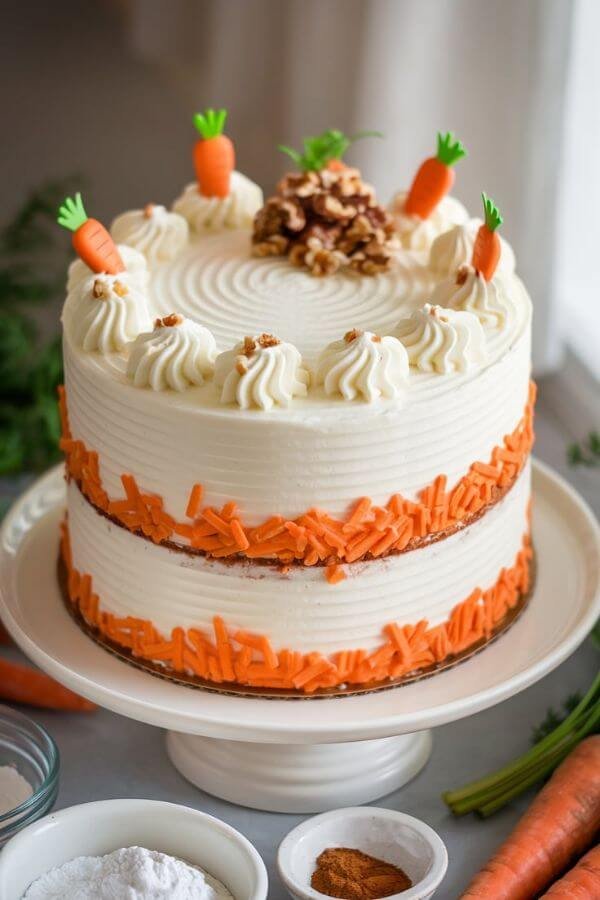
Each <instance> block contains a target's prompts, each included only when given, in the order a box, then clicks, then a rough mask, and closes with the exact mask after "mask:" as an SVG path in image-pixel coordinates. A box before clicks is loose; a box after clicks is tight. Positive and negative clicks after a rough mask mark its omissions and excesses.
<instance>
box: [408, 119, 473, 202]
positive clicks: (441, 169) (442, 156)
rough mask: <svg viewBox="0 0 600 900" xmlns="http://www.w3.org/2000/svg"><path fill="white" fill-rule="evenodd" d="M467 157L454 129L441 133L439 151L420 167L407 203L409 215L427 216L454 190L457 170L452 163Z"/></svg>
mask: <svg viewBox="0 0 600 900" xmlns="http://www.w3.org/2000/svg"><path fill="white" fill-rule="evenodd" d="M463 156H466V150H465V148H464V147H463V145H462V144H461V142H460V141H458V140H456V139H455V138H454V135H453V134H452V132H451V131H448V132H447V133H446V134H441V133H440V132H438V136H437V153H436V155H435V156H431V157H429V159H426V160H425V162H424V163H422V164H421V166H420V167H419V169H418V171H417V174H416V175H415V178H414V181H413V183H412V185H411V187H410V190H409V192H408V196H407V198H406V201H405V204H404V211H405V212H406V213H407V214H408V215H409V216H417V217H418V218H419V219H428V218H429V216H430V215H431V213H432V212H433V211H434V209H435V208H436V206H437V205H438V203H439V202H440V200H442V199H443V198H444V197H445V196H446V194H448V193H449V191H450V190H451V189H452V185H453V184H454V178H455V175H454V170H453V169H452V166H453V165H454V164H455V163H456V162H458V160H459V159H462V157H463Z"/></svg>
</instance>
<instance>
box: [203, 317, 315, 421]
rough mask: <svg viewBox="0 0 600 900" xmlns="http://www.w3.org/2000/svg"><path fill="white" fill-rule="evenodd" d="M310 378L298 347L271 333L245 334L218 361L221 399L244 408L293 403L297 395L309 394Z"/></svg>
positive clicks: (217, 369)
mask: <svg viewBox="0 0 600 900" xmlns="http://www.w3.org/2000/svg"><path fill="white" fill-rule="evenodd" d="M309 381H310V376H309V373H308V370H307V369H305V368H304V367H303V365H302V357H301V355H300V353H299V352H298V350H297V349H296V347H294V346H293V344H287V343H284V342H283V341H280V340H279V338H276V337H274V336H273V335H271V334H261V335H259V336H258V337H254V338H251V337H247V338H244V340H243V341H240V342H239V343H238V344H236V346H235V347H234V348H233V349H232V350H227V351H225V353H221V354H220V356H218V357H217V360H216V363H215V383H216V384H217V386H218V387H220V388H222V391H221V402H222V403H237V404H238V406H240V407H241V408H242V409H250V408H251V407H258V408H259V409H262V410H269V409H271V408H272V407H273V406H275V405H278V406H289V405H290V403H291V401H292V399H293V398H294V397H305V396H306V393H307V386H308V383H309Z"/></svg>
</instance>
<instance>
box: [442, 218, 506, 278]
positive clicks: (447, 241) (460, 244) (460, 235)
mask: <svg viewBox="0 0 600 900" xmlns="http://www.w3.org/2000/svg"><path fill="white" fill-rule="evenodd" d="M482 225H483V221H482V220H481V219H469V220H468V221H467V222H463V223H462V224H459V225H454V226H453V227H452V228H449V229H448V230H447V231H444V232H443V233H442V234H439V235H438V236H437V237H436V239H435V240H434V241H433V243H432V245H431V250H430V253H429V267H430V269H432V271H434V272H435V273H436V274H438V275H452V274H454V272H456V270H457V269H459V268H460V267H461V266H464V265H465V264H466V263H470V262H471V258H472V256H473V247H474V245H475V240H476V238H477V233H478V231H479V229H480V228H481V226H482ZM500 246H501V254H500V260H499V262H498V272H500V273H501V274H503V275H512V273H513V272H514V271H515V254H514V252H513V249H512V247H511V246H510V244H508V243H507V242H506V241H505V240H504V239H503V238H500Z"/></svg>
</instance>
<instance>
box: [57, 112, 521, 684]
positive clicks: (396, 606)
mask: <svg viewBox="0 0 600 900" xmlns="http://www.w3.org/2000/svg"><path fill="white" fill-rule="evenodd" d="M197 124H198V126H199V129H200V130H201V132H202V137H201V139H200V141H199V143H198V145H197V146H196V148H195V151H194V152H195V163H196V171H197V179H196V181H194V182H193V183H192V184H190V185H189V186H188V187H187V188H186V189H185V190H184V191H183V193H182V194H181V196H180V197H179V198H178V199H177V200H176V201H175V202H174V204H173V207H172V210H167V209H166V208H164V207H163V206H158V205H153V204H148V206H146V207H145V208H144V209H142V210H135V211H132V212H127V213H124V214H123V215H121V216H119V217H118V218H117V219H116V220H115V221H114V222H113V225H112V228H111V233H112V237H111V235H109V234H108V232H106V231H105V229H104V228H103V227H102V226H101V225H100V224H99V223H97V222H95V221H94V220H90V219H87V217H86V215H85V212H84V211H83V207H82V204H81V203H80V200H77V201H69V202H68V203H67V204H66V206H65V208H64V209H63V210H62V218H61V221H62V222H63V224H65V225H66V226H67V227H69V228H71V230H72V231H73V232H74V244H75V247H76V249H77V250H78V253H79V255H80V257H81V258H80V259H79V260H77V261H76V262H74V263H73V264H72V266H71V268H70V271H69V280H68V296H67V300H66V303H65V307H64V313H63V323H64V357H65V373H66V374H65V389H64V392H63V394H62V397H61V404H62V411H63V425H64V437H63V440H62V445H63V448H64V451H65V455H66V468H67V475H68V517H67V519H66V521H65V524H64V526H63V540H62V560H63V566H64V569H65V572H66V577H65V584H66V588H67V594H68V598H69V602H70V604H71V606H72V608H73V610H74V611H76V613H77V615H78V617H79V621H80V623H81V624H82V625H83V626H84V627H85V628H86V630H88V631H89V633H90V634H91V635H93V636H94V637H95V638H96V639H97V640H100V641H101V642H103V643H104V644H106V646H108V647H110V648H112V649H116V650H119V651H121V652H123V653H124V654H126V655H128V656H129V657H130V658H131V659H132V660H133V661H136V662H137V663H139V664H144V665H148V666H150V667H153V668H154V669H155V670H158V671H160V672H161V673H162V674H164V675H169V676H172V677H175V678H180V679H183V680H186V679H187V680H190V681H194V682H196V683H198V684H204V685H213V686H215V687H218V688H219V689H226V690H228V689H236V690H246V689H254V690H261V691H267V692H273V691H277V690H284V691H286V692H288V693H289V692H296V693H301V694H307V695H314V694H315V693H319V692H323V691H332V690H334V691H339V690H355V689H363V688H372V687H374V686H380V685H389V684H392V683H397V682H398V681H401V680H404V679H406V678H408V677H413V676H414V675H415V674H417V675H418V674H422V673H423V672H430V671H435V670H436V669H438V668H440V667H443V666H445V665H447V664H449V663H450V662H452V661H455V660H456V659H457V658H460V657H461V656H464V655H465V654H467V653H469V652H471V651H473V650H474V649H477V648H479V647H481V646H483V645H484V644H485V643H486V642H487V641H489V640H490V639H491V638H492V637H493V636H494V635H496V634H497V633H498V632H499V631H501V630H502V629H503V628H504V627H506V625H507V624H509V623H510V621H511V620H512V619H513V618H514V616H515V615H516V613H517V612H518V611H519V609H520V608H521V607H522V605H523V603H524V601H525V598H526V595H527V592H528V589H529V584H530V566H531V558H532V553H531V548H530V543H529V524H528V521H529V520H528V509H529V500H530V471H529V465H528V460H529V453H530V449H531V445H532V439H533V435H532V410H533V393H532V388H531V385H530V324H531V304H530V301H529V298H528V296H527V293H526V291H525V289H524V287H523V285H522V283H521V282H520V280H519V279H518V277H517V276H516V274H515V272H514V257H513V254H512V251H511V250H510V248H509V247H508V245H506V244H505V243H504V242H503V241H501V240H500V239H499V238H498V234H497V230H496V229H497V226H498V224H499V223H500V221H501V219H500V217H499V215H498V213H497V210H496V209H495V207H494V206H493V204H492V203H491V201H487V198H486V204H485V222H483V223H482V222H481V221H479V220H475V219H470V218H469V216H468V214H467V212H466V210H465V209H464V208H463V207H462V206H461V205H460V204H459V203H458V202H457V201H456V200H454V199H452V198H451V197H449V196H447V193H448V189H449V187H450V186H451V183H452V177H453V171H452V168H451V167H452V165H453V163H454V162H456V161H457V159H459V158H460V156H461V155H463V151H462V148H461V146H460V145H459V144H458V143H457V142H454V141H453V140H452V138H451V136H449V135H446V136H440V140H439V142H438V153H437V156H436V157H434V158H433V159H432V160H428V161H427V162H426V163H424V164H423V166H422V167H421V170H420V171H419V172H418V173H417V176H416V177H415V179H414V182H413V185H412V187H411V189H410V191H408V192H407V193H405V194H398V195H397V197H395V198H394V200H393V201H392V204H391V206H390V208H389V210H386V209H384V208H383V207H382V206H380V205H379V204H378V202H377V199H376V197H375V192H374V190H373V188H372V187H371V186H370V185H368V184H366V183H365V182H363V180H362V178H361V176H360V173H359V172H358V171H357V170H356V169H352V168H349V167H347V166H346V165H345V164H344V163H343V162H342V161H341V156H342V152H343V150H344V149H345V147H346V145H347V143H346V141H345V139H344V138H343V136H340V133H339V132H326V133H325V134H324V135H321V136H319V138H318V139H314V140H313V141H312V142H311V141H308V142H307V143H306V146H305V151H304V153H303V154H297V155H296V163H297V166H298V171H297V172H295V173H293V174H290V175H288V176H287V177H286V178H284V179H283V181H282V182H281V183H280V184H279V185H278V187H277V191H276V193H275V194H274V195H273V197H271V198H269V199H268V200H267V202H266V203H264V204H263V199H262V195H261V192H260V190H259V188H258V187H257V186H256V185H254V184H252V182H250V181H249V180H248V179H247V178H245V177H244V176H243V175H241V174H239V173H238V172H235V171H234V170H233V148H232V147H231V144H230V142H229V141H228V139H227V138H226V137H225V136H224V135H223V134H222V133H221V132H222V127H223V117H219V116H218V115H215V114H213V115H210V114H209V115H207V116H204V117H199V118H198V120H197ZM113 240H114V243H113Z"/></svg>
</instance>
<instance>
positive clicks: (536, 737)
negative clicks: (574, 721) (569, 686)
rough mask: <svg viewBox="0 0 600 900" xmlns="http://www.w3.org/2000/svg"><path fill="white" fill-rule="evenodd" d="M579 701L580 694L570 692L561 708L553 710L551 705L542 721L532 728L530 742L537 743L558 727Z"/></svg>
mask: <svg viewBox="0 0 600 900" xmlns="http://www.w3.org/2000/svg"><path fill="white" fill-rule="evenodd" d="M580 702H581V694H571V695H570V696H569V697H567V699H566V700H565V702H564V703H563V705H562V709H560V710H558V711H557V710H555V709H553V708H552V707H550V709H548V710H547V712H546V717H545V718H544V719H543V721H541V722H540V724H539V725H536V726H535V727H534V728H533V729H532V735H531V742H532V744H537V743H539V742H540V741H541V740H543V739H544V738H545V737H547V736H548V735H549V734H551V733H552V732H553V731H554V729H555V728H558V726H559V725H562V723H563V722H564V721H565V719H566V718H567V716H569V715H570V714H571V713H572V712H573V710H574V709H575V708H576V707H577V706H578V705H579V703H580Z"/></svg>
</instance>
